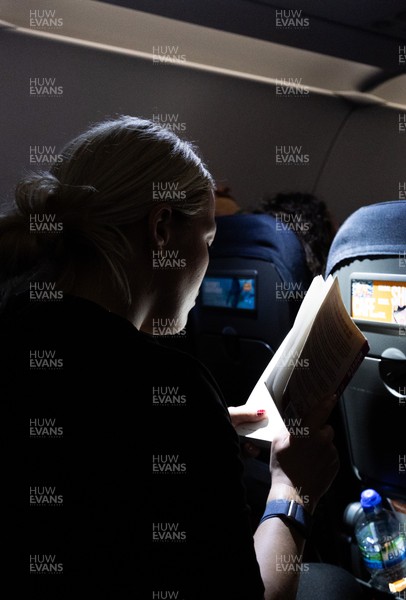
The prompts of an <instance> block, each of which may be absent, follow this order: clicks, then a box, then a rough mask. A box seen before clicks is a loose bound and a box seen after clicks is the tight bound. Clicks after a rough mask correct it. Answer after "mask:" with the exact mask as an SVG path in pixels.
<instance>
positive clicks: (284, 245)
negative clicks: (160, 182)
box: [189, 213, 312, 406]
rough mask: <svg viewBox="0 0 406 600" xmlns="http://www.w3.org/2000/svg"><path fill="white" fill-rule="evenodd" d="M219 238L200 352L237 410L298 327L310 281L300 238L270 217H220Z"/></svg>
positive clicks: (206, 288)
mask: <svg viewBox="0 0 406 600" xmlns="http://www.w3.org/2000/svg"><path fill="white" fill-rule="evenodd" d="M216 221H217V233H216V237H215V240H214V242H213V244H212V246H211V248H210V262H209V267H208V270H207V272H206V275H205V277H204V279H203V282H202V286H201V289H200V293H199V296H198V299H197V302H196V306H195V307H194V309H193V310H192V311H191V313H190V318H189V321H190V327H191V328H192V330H193V338H194V344H195V354H196V355H197V356H198V358H200V360H201V361H202V362H203V363H204V364H206V366H207V367H209V369H210V370H211V372H212V373H213V374H214V376H215V377H216V379H217V381H218V382H219V384H220V386H221V388H222V390H223V392H224V395H225V397H226V400H227V403H228V405H229V406H230V405H231V406H237V405H240V404H244V403H245V402H246V400H247V398H248V396H249V394H250V392H251V390H252V388H253V387H254V385H255V384H256V382H257V380H258V378H259V376H260V375H261V373H262V372H263V370H264V369H265V367H266V365H267V364H268V362H269V360H270V359H271V357H272V356H273V354H274V352H275V350H276V349H277V348H278V346H279V345H280V343H281V342H282V340H283V338H284V337H285V335H286V334H287V332H288V331H289V329H290V328H291V326H292V324H293V321H294V317H295V315H296V313H297V310H298V308H299V305H300V303H301V300H302V299H303V297H304V294H305V293H306V290H307V289H308V287H309V285H310V282H311V279H312V277H311V275H310V272H309V270H308V268H307V265H306V260H305V253H304V250H303V247H302V245H301V243H300V241H299V239H298V237H297V236H296V234H295V233H294V232H292V231H291V230H289V229H287V228H286V227H283V224H281V223H278V222H277V220H276V219H275V218H274V217H272V216H270V215H264V214H244V213H239V214H234V215H227V216H221V217H217V218H216Z"/></svg>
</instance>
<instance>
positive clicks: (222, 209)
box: [214, 185, 241, 217]
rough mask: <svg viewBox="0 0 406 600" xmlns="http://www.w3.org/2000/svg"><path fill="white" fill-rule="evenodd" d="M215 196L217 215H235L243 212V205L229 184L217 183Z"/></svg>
mask: <svg viewBox="0 0 406 600" xmlns="http://www.w3.org/2000/svg"><path fill="white" fill-rule="evenodd" d="M214 196H215V201H216V217H224V216H227V215H235V214H236V213H239V212H241V207H240V205H239V204H238V202H237V201H236V199H235V198H234V196H233V195H232V194H231V190H230V188H229V187H228V186H223V185H217V186H216V189H215V191H214Z"/></svg>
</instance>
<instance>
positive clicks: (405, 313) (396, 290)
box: [351, 275, 406, 325]
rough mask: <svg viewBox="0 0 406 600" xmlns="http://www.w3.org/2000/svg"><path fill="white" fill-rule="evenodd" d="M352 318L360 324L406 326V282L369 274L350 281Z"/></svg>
mask: <svg viewBox="0 0 406 600" xmlns="http://www.w3.org/2000/svg"><path fill="white" fill-rule="evenodd" d="M351 317H353V318H354V319H357V320H361V321H371V322H374V323H388V324H391V323H392V324H395V325H406V280H403V281H402V280H401V279H400V278H399V277H396V276H392V277H391V276H390V275H387V276H382V275H379V278H376V277H374V276H373V275H369V276H368V277H365V276H363V277H362V278H357V277H356V276H355V275H354V276H353V277H352V278H351Z"/></svg>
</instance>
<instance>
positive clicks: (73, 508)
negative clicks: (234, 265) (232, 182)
mask: <svg viewBox="0 0 406 600" xmlns="http://www.w3.org/2000/svg"><path fill="white" fill-rule="evenodd" d="M61 157H62V159H61V162H59V163H57V164H55V165H54V166H53V167H52V168H51V170H50V171H49V172H41V173H38V174H33V175H32V176H29V177H27V178H26V179H25V180H24V181H22V182H21V183H20V184H19V185H18V186H17V190H16V200H15V206H14V207H12V208H11V209H10V210H8V211H7V212H6V213H5V214H4V215H3V216H2V218H1V220H0V264H1V283H2V287H1V290H2V313H1V317H0V331H1V339H2V344H1V362H0V364H1V365H2V398H3V422H4V423H7V432H5V433H4V437H5V438H6V440H5V441H6V446H7V451H8V456H10V460H9V463H8V466H7V468H6V480H7V482H6V489H8V490H10V489H12V490H13V494H12V495H11V500H10V503H9V506H8V508H7V511H8V512H7V519H8V521H9V522H11V523H12V524H13V527H12V530H11V531H10V533H9V535H7V540H6V541H5V543H6V545H7V548H8V550H9V556H10V557H11V566H12V569H11V570H10V574H12V575H11V576H12V577H13V578H14V579H13V582H14V588H13V589H15V590H16V595H17V591H19V590H20V587H21V586H22V589H24V590H25V591H27V590H29V591H30V597H31V598H41V599H44V598H58V600H61V599H63V598H69V599H72V598H74V597H78V592H79V590H80V594H79V595H80V597H85V596H86V597H89V598H98V599H99V600H102V599H106V600H107V599H113V598H114V599H115V600H116V599H120V600H124V599H129V598H136V597H139V594H140V593H141V592H140V590H145V589H147V590H148V591H147V593H146V596H149V597H151V592H152V597H153V598H160V597H162V598H163V597H176V598H182V599H183V600H200V599H202V600H203V599H204V600H209V599H210V600H216V599H221V600H226V599H229V600H238V599H241V600H243V599H244V600H256V599H258V600H260V599H261V600H262V599H264V598H265V599H266V600H271V599H272V600H274V599H282V598H283V600H289V599H293V598H295V597H296V594H297V590H298V583H299V576H300V573H301V572H302V571H303V569H302V568H301V557H302V554H303V548H304V543H305V539H306V536H307V535H308V533H309V527H310V526H309V523H310V521H311V515H312V513H313V512H314V510H315V508H316V506H317V504H318V501H319V499H320V498H321V497H322V496H323V494H324V493H325V492H326V490H327V489H328V488H329V486H330V485H331V482H332V480H333V479H334V477H335V475H336V473H337V469H338V457H337V452H336V449H335V447H334V445H333V432H332V430H331V429H330V428H329V427H328V426H326V420H327V418H328V416H329V413H330V411H331V410H332V408H333V406H334V403H335V399H333V398H332V399H329V400H328V401H326V403H325V404H324V407H323V409H320V410H318V411H317V412H316V411H315V412H314V413H313V414H312V415H311V417H310V418H309V419H308V422H307V423H306V426H307V427H309V430H310V435H309V437H308V438H306V439H295V438H293V437H292V436H289V435H285V434H282V433H281V435H280V436H279V437H277V438H275V440H274V442H273V444H272V452H271V465H270V468H271V469H272V487H271V489H270V491H269V497H268V501H269V503H268V506H267V509H266V511H265V515H264V519H263V521H262V522H261V524H260V525H259V526H258V529H257V530H256V531H255V532H251V530H250V521H249V509H248V507H247V504H246V497H245V491H244V487H243V484H242V479H241V473H242V464H241V460H240V456H239V442H238V436H237V433H236V431H235V429H234V427H233V425H232V420H233V422H234V424H235V423H237V422H238V420H239V419H241V418H246V417H245V416H244V415H241V414H239V411H238V410H237V409H235V410H233V409H231V412H232V415H231V417H232V419H231V418H230V414H229V412H228V410H227V408H226V404H225V402H224V399H223V397H222V394H221V391H220V390H219V389H218V386H217V384H216V382H215V381H214V380H213V378H212V376H211V375H210V373H209V372H208V371H207V370H206V369H205V368H204V366H203V365H201V364H200V363H199V362H198V361H197V360H196V359H195V358H194V357H192V356H191V355H189V354H187V353H185V352H182V351H181V350H177V349H175V348H173V347H171V346H168V345H165V343H164V341H165V336H169V337H174V336H177V337H178V338H179V339H180V340H181V339H182V337H183V335H184V328H185V325H186V322H187V317H188V313H189V311H190V310H191V308H192V307H193V305H194V302H195V299H196V296H197V294H198V291H199V287H200V283H201V281H202V278H203V275H204V273H205V271H206V268H207V265H208V247H209V246H210V244H211V243H212V241H213V238H214V236H215V220H214V195H213V190H214V183H213V179H212V177H211V175H210V173H209V172H208V171H207V169H206V168H205V166H204V164H203V163H202V160H201V159H200V158H199V156H198V155H197V153H196V150H195V149H194V148H193V147H192V146H191V145H190V144H189V143H187V142H185V141H181V140H180V139H179V138H178V137H177V136H176V135H175V134H173V133H172V132H170V131H168V130H166V129H164V128H161V127H160V126H159V125H157V124H154V123H152V122H150V121H147V120H142V119H138V118H135V117H129V116H122V117H119V118H116V119H112V120H107V121H105V122H102V123H99V124H96V125H94V126H92V127H90V128H89V129H88V130H87V131H85V132H84V133H83V134H82V135H79V136H78V137H77V138H75V139H74V140H73V141H71V142H70V143H69V144H68V145H67V146H66V147H65V148H64V149H63V151H62V152H61ZM253 418H256V417H255V416H254V417H253ZM258 418H261V416H260V417H258ZM208 442H209V443H208ZM27 490H30V504H29V503H28V502H27ZM55 498H57V499H58V498H59V500H60V502H59V504H60V506H58V507H57V508H55V507H52V506H51V504H52V503H53V502H56V500H55ZM61 499H62V500H61ZM31 500H32V502H33V503H34V504H36V508H32V507H30V505H31V503H32V502H31ZM38 503H39V504H40V506H38ZM147 549H148V550H147ZM56 572H57V573H58V576H56V575H51V573H56ZM35 574H37V577H35V576H34V575H35ZM39 574H41V577H40V576H39ZM302 579H305V577H304V576H303V577H302ZM299 589H300V588H299ZM169 593H170V594H174V595H173V596H168V595H167V596H165V594H169ZM341 593H344V592H343V591H342V590H341ZM326 597H327V596H326ZM333 597H334V595H333V593H332V592H331V591H330V592H329V593H328V598H333ZM341 597H343V596H341ZM350 597H351V596H350V595H347V596H346V598H347V600H348V599H349V598H350Z"/></svg>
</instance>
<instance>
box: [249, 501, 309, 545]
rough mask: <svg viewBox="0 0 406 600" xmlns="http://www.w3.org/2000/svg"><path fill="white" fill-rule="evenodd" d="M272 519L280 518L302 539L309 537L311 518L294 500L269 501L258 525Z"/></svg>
mask: <svg viewBox="0 0 406 600" xmlns="http://www.w3.org/2000/svg"><path fill="white" fill-rule="evenodd" d="M272 517H280V518H281V519H282V521H285V522H286V523H287V524H290V525H293V526H294V527H295V529H296V530H297V531H299V533H300V534H301V535H302V537H304V538H308V537H310V533H311V530H312V525H313V518H312V516H311V514H310V513H309V512H307V510H306V509H305V508H304V507H303V506H302V505H301V504H298V503H297V502H295V501H294V500H283V499H281V500H279V499H278V500H270V501H269V502H267V504H266V508H265V512H264V514H263V515H262V518H261V520H260V522H259V523H260V524H261V523H262V522H263V521H266V520H267V519H272Z"/></svg>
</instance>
